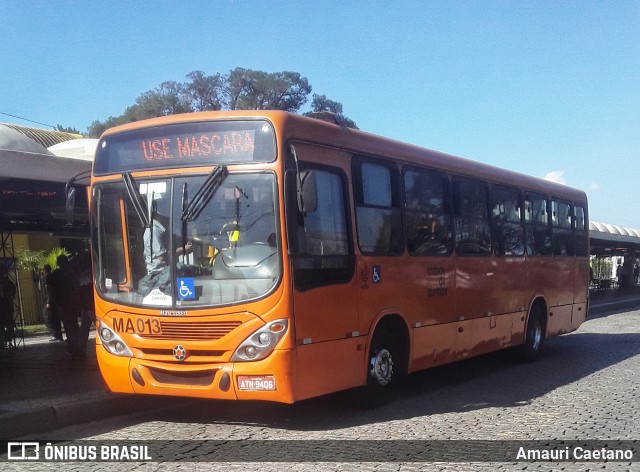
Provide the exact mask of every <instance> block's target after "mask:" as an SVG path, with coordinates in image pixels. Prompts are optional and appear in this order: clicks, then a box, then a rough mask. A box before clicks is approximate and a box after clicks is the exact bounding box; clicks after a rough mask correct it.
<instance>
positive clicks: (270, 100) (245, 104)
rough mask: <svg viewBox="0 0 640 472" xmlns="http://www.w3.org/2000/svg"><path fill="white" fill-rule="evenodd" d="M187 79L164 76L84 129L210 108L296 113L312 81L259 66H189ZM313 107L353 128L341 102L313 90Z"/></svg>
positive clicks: (94, 131) (95, 133)
mask: <svg viewBox="0 0 640 472" xmlns="http://www.w3.org/2000/svg"><path fill="white" fill-rule="evenodd" d="M186 78H187V79H188V81H187V82H185V83H179V82H175V81H167V82H163V83H162V84H160V85H159V86H158V87H156V88H155V89H153V90H149V91H147V92H144V93H143V94H141V95H140V96H139V97H138V98H137V99H136V101H135V103H134V104H133V105H131V106H129V107H127V108H126V110H125V111H124V113H123V114H122V115H120V116H116V117H113V116H111V117H109V118H107V119H106V120H105V121H100V120H95V121H94V122H93V123H91V125H90V126H89V128H88V130H87V134H88V135H89V136H90V137H94V138H97V137H99V136H100V135H101V134H102V133H104V131H106V130H107V129H108V128H112V127H113V126H117V125H121V124H125V123H130V122H133V121H138V120H143V119H146V118H153V117H156V116H166V115H173V114H176V113H189V112H195V111H208V110H285V111H289V112H292V113H298V112H299V110H300V108H301V107H302V106H303V105H304V104H305V103H307V101H308V96H309V94H310V93H311V85H310V84H309V81H308V80H307V78H306V77H303V76H301V75H300V74H299V73H297V72H291V71H282V72H273V73H269V72H263V71H257V70H252V69H244V68H242V67H237V68H235V69H233V70H231V71H229V73H228V74H224V75H222V74H219V73H217V74H214V75H206V74H205V73H204V72H203V71H193V72H189V73H188V74H187V75H186ZM312 109H313V111H321V112H331V113H334V114H335V115H337V116H338V117H339V120H337V122H338V123H339V124H341V125H343V126H349V127H352V128H357V126H356V125H355V123H354V122H353V121H351V120H350V119H349V118H347V117H345V116H344V115H343V113H342V104H341V103H339V102H336V101H333V100H330V99H328V98H327V97H326V96H325V95H315V94H314V95H313V104H312Z"/></svg>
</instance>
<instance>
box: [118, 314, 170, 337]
mask: <svg viewBox="0 0 640 472" xmlns="http://www.w3.org/2000/svg"><path fill="white" fill-rule="evenodd" d="M113 329H114V331H116V332H117V333H128V334H155V335H160V334H162V328H161V327H160V321H159V320H158V319H155V318H133V317H131V318H129V317H120V316H114V317H113Z"/></svg>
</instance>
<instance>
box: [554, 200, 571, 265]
mask: <svg viewBox="0 0 640 472" xmlns="http://www.w3.org/2000/svg"><path fill="white" fill-rule="evenodd" d="M551 208H552V215H551V216H552V225H551V226H552V230H551V232H552V235H551V237H552V242H553V255H554V256H572V255H573V254H574V247H573V231H572V228H571V215H572V211H571V205H570V204H569V203H566V202H560V201H555V200H554V201H553V202H551Z"/></svg>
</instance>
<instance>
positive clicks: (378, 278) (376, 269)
mask: <svg viewBox="0 0 640 472" xmlns="http://www.w3.org/2000/svg"><path fill="white" fill-rule="evenodd" d="M371 280H372V281H373V283H374V284H379V283H380V282H382V275H381V271H380V266H379V265H374V266H373V272H372V274H371Z"/></svg>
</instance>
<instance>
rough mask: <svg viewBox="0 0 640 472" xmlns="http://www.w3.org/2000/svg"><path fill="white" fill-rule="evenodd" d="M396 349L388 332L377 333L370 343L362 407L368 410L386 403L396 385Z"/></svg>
mask: <svg viewBox="0 0 640 472" xmlns="http://www.w3.org/2000/svg"><path fill="white" fill-rule="evenodd" d="M396 361H398V347H397V344H396V342H395V339H394V337H393V335H391V333H389V332H388V331H386V330H385V331H379V332H377V333H376V334H375V335H374V337H373V340H372V341H371V347H370V349H369V356H368V363H367V385H366V386H365V387H364V399H363V400H364V405H365V406H366V407H369V408H373V407H377V406H381V405H384V404H385V403H388V402H389V401H390V400H391V399H392V397H393V387H394V385H395V384H396V383H397V376H398V375H397V374H398V367H397V366H395V365H394V362H396Z"/></svg>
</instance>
